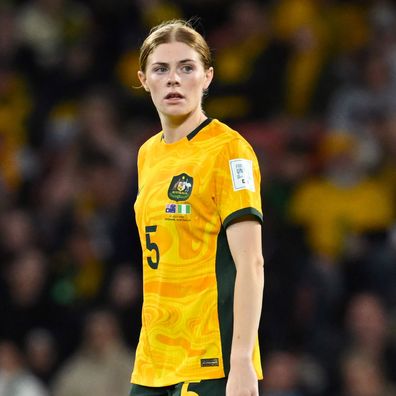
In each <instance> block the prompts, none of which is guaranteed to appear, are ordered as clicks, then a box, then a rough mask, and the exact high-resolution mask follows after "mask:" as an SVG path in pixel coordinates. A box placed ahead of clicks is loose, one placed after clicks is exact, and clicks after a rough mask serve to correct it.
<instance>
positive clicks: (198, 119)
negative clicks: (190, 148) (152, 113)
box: [161, 111, 207, 143]
mask: <svg viewBox="0 0 396 396" xmlns="http://www.w3.org/2000/svg"><path fill="white" fill-rule="evenodd" d="M206 118H207V117H206V115H205V114H204V113H203V111H200V112H198V113H196V114H194V115H188V116H186V117H174V118H173V117H162V118H161V125H162V130H163V132H164V140H165V142H166V143H174V142H177V141H178V140H180V139H183V138H184V137H186V136H187V135H188V134H189V133H190V132H192V131H193V130H194V129H195V128H197V127H198V126H199V125H200V124H201V123H202V122H203V121H205V120H206Z"/></svg>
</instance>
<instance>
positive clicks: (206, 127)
mask: <svg viewBox="0 0 396 396" xmlns="http://www.w3.org/2000/svg"><path fill="white" fill-rule="evenodd" d="M138 177H139V193H138V196H137V199H136V203H135V212H136V222H137V225H138V229H139V235H140V240H141V244H142V249H143V294H144V298H143V300H144V302H143V309H142V329H141V333H140V339H139V345H138V348H137V351H136V359H135V365H134V370H133V373H132V379H131V381H132V382H133V383H135V384H140V385H145V386H152V387H156V386H166V385H172V384H176V383H179V382H183V381H187V380H190V381H191V380H203V379H213V378H222V377H224V376H226V375H227V374H228V371H229V360H230V351H231V341H232V322H233V297H234V283H235V274H236V270H235V264H234V262H233V260H232V256H231V253H230V250H229V247H228V243H227V238H226V232H225V229H226V227H227V225H228V224H230V222H231V221H233V220H234V219H236V218H238V217H240V216H244V215H246V214H250V215H253V216H255V217H256V218H257V219H258V221H260V222H261V221H262V213H261V198H260V171H259V166H258V162H257V158H256V156H255V154H254V152H253V149H252V148H251V146H250V145H249V144H248V143H247V142H246V140H245V139H244V138H243V137H242V136H241V135H240V134H238V133H237V132H236V131H234V130H232V129H230V128H229V127H227V126H226V125H225V124H223V123H221V122H220V121H218V120H214V119H213V120H212V119H207V120H206V121H204V122H203V123H202V124H201V125H200V126H199V127H198V128H197V129H196V130H194V131H193V132H191V133H190V134H189V135H188V136H187V137H185V138H183V139H181V140H179V141H177V142H175V143H171V144H167V143H165V142H164V140H163V139H162V133H158V134H157V135H155V136H153V137H152V138H150V139H149V140H148V141H147V142H146V143H144V144H143V146H142V147H141V148H140V150H139V155H138ZM252 359H253V361H254V365H255V368H256V371H257V376H258V378H261V377H262V372H261V363H260V353H259V347H258V342H257V343H256V347H255V351H254V354H253V356H252Z"/></svg>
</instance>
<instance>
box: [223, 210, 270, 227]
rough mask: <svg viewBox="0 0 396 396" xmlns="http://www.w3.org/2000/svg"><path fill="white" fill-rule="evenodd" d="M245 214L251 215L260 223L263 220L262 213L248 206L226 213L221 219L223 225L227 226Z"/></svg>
mask: <svg viewBox="0 0 396 396" xmlns="http://www.w3.org/2000/svg"><path fill="white" fill-rule="evenodd" d="M246 215H253V216H254V217H256V218H257V219H258V220H259V222H260V224H261V223H262V222H263V215H262V214H261V213H260V212H259V211H258V210H257V209H256V208H252V207H249V208H243V209H239V210H237V211H235V212H233V213H231V214H230V215H228V216H227V217H226V218H225V219H224V221H223V227H224V228H227V227H228V226H229V225H230V224H231V223H232V222H233V221H234V220H236V219H238V218H239V217H243V216H246Z"/></svg>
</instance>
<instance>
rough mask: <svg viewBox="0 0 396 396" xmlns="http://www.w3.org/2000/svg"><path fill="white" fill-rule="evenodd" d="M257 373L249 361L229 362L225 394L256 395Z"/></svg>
mask: <svg viewBox="0 0 396 396" xmlns="http://www.w3.org/2000/svg"><path fill="white" fill-rule="evenodd" d="M258 394H259V393H258V381H257V375H256V372H255V370H254V368H253V364H252V362H251V361H248V362H238V363H234V364H231V370H230V373H229V375H228V381H227V387H226V396H258Z"/></svg>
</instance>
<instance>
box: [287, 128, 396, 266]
mask: <svg viewBox="0 0 396 396" xmlns="http://www.w3.org/2000/svg"><path fill="white" fill-rule="evenodd" d="M321 155H322V156H323V158H324V160H325V162H326V164H325V169H324V174H323V175H322V176H320V177H317V178H315V179H312V180H307V181H305V182H303V183H302V184H301V185H300V186H299V187H298V188H297V190H296V191H295V193H294V195H293V197H292V199H291V204H290V216H291V220H292V222H294V223H296V224H298V225H300V226H302V227H303V229H304V230H305V232H306V237H307V242H308V244H309V246H310V247H311V249H312V250H313V252H314V253H316V254H318V255H321V256H326V257H329V258H331V259H337V258H338V257H340V255H341V254H342V253H343V251H344V248H345V246H346V243H347V241H348V237H349V236H353V235H359V234H361V233H364V232H369V231H378V230H384V229H387V228H388V227H390V226H391V224H392V222H393V221H394V207H393V201H392V197H391V195H390V194H389V192H388V190H387V189H385V188H384V186H383V185H382V184H381V183H380V182H378V181H376V180H373V179H370V178H368V177H367V176H366V175H364V173H363V172H362V169H361V166H360V164H359V162H358V159H357V155H356V142H355V140H354V138H353V137H352V136H351V135H347V134H342V133H339V134H337V133H334V134H329V135H327V136H326V137H325V138H324V141H323V144H322V145H321Z"/></svg>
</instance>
